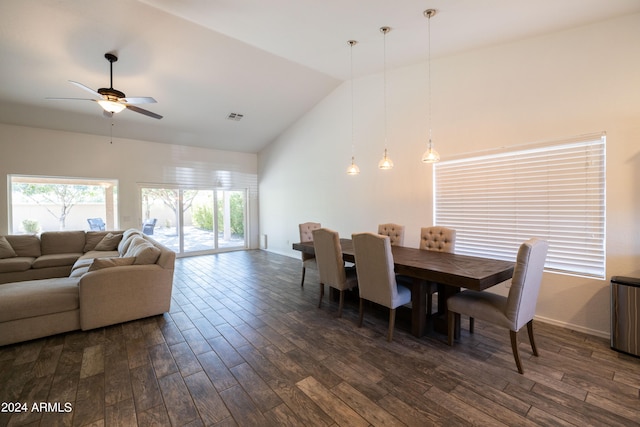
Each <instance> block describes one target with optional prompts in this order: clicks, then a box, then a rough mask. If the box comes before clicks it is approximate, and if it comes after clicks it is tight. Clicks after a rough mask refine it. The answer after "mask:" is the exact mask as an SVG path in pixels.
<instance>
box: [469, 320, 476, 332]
mask: <svg viewBox="0 0 640 427" xmlns="http://www.w3.org/2000/svg"><path fill="white" fill-rule="evenodd" d="M475 324H476V321H475V319H474V318H473V317H469V333H470V334H472V333H473V330H474V329H475Z"/></svg>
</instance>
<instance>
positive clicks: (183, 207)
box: [140, 186, 247, 255]
mask: <svg viewBox="0 0 640 427" xmlns="http://www.w3.org/2000/svg"><path fill="white" fill-rule="evenodd" d="M140 195H141V201H142V216H143V218H142V219H143V232H145V233H146V234H151V235H153V237H154V238H155V239H156V240H157V241H159V242H160V243H162V244H164V245H165V246H167V247H168V248H170V249H172V250H173V251H175V252H176V253H177V254H179V255H181V254H185V255H186V254H188V255H195V254H200V253H212V252H217V251H221V250H230V249H243V248H246V246H247V245H246V237H245V228H246V191H244V190H240V191H232V190H214V189H192V188H166V187H165V188H163V187H151V186H145V187H141V191H140ZM147 224H148V225H147ZM151 225H153V226H151Z"/></svg>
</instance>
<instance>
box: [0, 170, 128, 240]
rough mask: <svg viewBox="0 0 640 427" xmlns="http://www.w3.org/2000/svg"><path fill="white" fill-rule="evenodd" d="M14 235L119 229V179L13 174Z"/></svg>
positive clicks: (10, 177) (12, 208)
mask: <svg viewBox="0 0 640 427" xmlns="http://www.w3.org/2000/svg"><path fill="white" fill-rule="evenodd" d="M9 183H10V186H11V190H10V194H11V195H10V197H11V202H10V206H11V218H10V222H11V224H10V227H9V228H10V230H11V232H12V233H13V234H35V233H39V232H42V231H56V230H89V229H91V226H90V223H89V220H90V219H92V220H94V219H95V220H96V221H93V224H94V226H95V224H101V227H102V229H106V230H115V229H117V228H118V220H117V219H118V209H117V194H118V181H117V180H114V179H91V178H63V177H44V176H23V175H10V176H9Z"/></svg>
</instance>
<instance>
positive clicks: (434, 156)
mask: <svg viewBox="0 0 640 427" xmlns="http://www.w3.org/2000/svg"><path fill="white" fill-rule="evenodd" d="M435 14H436V10H435V9H427V10H425V11H424V16H425V17H426V18H427V33H428V34H427V36H428V40H429V46H428V52H429V53H428V57H427V66H428V68H429V70H428V75H429V77H428V79H429V80H428V91H429V93H428V97H429V142H428V144H427V151H425V152H424V154H423V155H422V161H423V162H424V163H435V162H439V161H440V154H438V152H437V151H436V150H434V149H433V141H432V140H431V18H432V17H433V16H435Z"/></svg>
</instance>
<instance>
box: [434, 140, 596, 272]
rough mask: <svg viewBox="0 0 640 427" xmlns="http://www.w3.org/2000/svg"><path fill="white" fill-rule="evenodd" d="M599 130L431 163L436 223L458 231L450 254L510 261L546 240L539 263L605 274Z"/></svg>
mask: <svg viewBox="0 0 640 427" xmlns="http://www.w3.org/2000/svg"><path fill="white" fill-rule="evenodd" d="M605 148H606V138H605V136H604V134H603V135H589V136H586V137H581V138H578V139H576V140H571V141H563V142H559V143H555V144H553V145H545V146H537V147H531V148H527V149H522V150H518V151H508V152H500V153H496V154H488V155H482V156H477V157H470V158H462V159H455V160H450V161H443V162H440V163H437V164H436V165H434V198H435V200H434V218H435V223H436V224H438V225H441V226H446V227H451V228H454V229H456V230H457V235H456V253H461V254H467V255H477V256H487V257H491V258H498V259H514V257H515V253H516V252H517V249H518V246H519V245H520V244H521V243H522V242H523V241H525V240H527V239H529V238H531V237H539V238H542V239H545V240H547V241H548V242H549V253H548V255H547V262H546V265H545V268H546V269H547V270H548V271H555V272H560V273H567V274H576V275H582V276H588V277H596V278H604V277H605V239H604V237H605Z"/></svg>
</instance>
